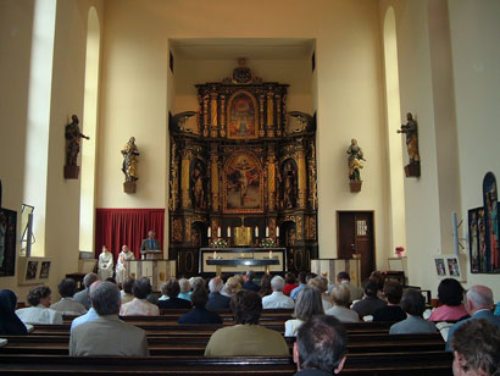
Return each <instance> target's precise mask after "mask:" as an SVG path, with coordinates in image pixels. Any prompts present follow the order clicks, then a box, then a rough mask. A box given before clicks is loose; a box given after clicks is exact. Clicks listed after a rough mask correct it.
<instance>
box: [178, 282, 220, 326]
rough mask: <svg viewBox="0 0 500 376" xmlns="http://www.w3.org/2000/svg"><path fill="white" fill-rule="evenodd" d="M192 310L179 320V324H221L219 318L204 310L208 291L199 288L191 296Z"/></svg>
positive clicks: (215, 314)
mask: <svg viewBox="0 0 500 376" xmlns="http://www.w3.org/2000/svg"><path fill="white" fill-rule="evenodd" d="M191 301H192V302H193V309H192V310H191V311H189V312H187V313H185V314H183V315H182V316H181V317H180V318H179V321H178V322H179V324H222V319H221V317H220V316H219V315H218V314H217V313H215V312H210V311H209V310H207V309H206V308H205V306H206V304H207V301H208V291H207V290H206V288H205V287H204V286H199V287H198V288H196V289H195V290H194V291H193V293H192V294H191Z"/></svg>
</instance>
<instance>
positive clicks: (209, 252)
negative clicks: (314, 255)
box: [199, 247, 287, 275]
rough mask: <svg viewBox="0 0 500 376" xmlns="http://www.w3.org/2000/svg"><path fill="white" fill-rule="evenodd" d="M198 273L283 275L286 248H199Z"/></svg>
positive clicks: (285, 263) (285, 262)
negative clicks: (248, 272)
mask: <svg viewBox="0 0 500 376" xmlns="http://www.w3.org/2000/svg"><path fill="white" fill-rule="evenodd" d="M199 257H200V260H199V266H200V267H199V273H200V274H206V273H215V274H217V275H220V274H221V273H242V272H245V271H247V270H252V271H254V272H257V273H258V272H263V273H265V272H267V273H284V272H285V271H286V265H287V259H286V248H277V247H276V248H201V249H200V253H199Z"/></svg>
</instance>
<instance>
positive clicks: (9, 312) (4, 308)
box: [0, 290, 28, 335]
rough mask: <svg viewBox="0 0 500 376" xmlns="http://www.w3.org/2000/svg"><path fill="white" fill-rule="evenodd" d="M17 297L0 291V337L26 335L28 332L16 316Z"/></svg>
mask: <svg viewBox="0 0 500 376" xmlns="http://www.w3.org/2000/svg"><path fill="white" fill-rule="evenodd" d="M16 305H17V296H16V294H14V292H13V291H11V290H0V335H26V334H28V330H27V328H26V326H25V325H24V323H23V322H22V321H21V320H20V319H19V317H18V316H17V315H16V312H15V310H16Z"/></svg>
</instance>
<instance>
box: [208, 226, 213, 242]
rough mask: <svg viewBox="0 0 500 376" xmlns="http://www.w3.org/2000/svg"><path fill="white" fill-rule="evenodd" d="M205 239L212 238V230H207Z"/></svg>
mask: <svg viewBox="0 0 500 376" xmlns="http://www.w3.org/2000/svg"><path fill="white" fill-rule="evenodd" d="M207 237H208V238H209V239H210V238H211V237H212V229H211V228H210V227H209V228H208V229H207Z"/></svg>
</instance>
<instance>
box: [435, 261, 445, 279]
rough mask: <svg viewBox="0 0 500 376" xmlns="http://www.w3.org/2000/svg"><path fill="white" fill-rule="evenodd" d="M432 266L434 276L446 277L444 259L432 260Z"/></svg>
mask: <svg viewBox="0 0 500 376" xmlns="http://www.w3.org/2000/svg"><path fill="white" fill-rule="evenodd" d="M434 264H435V265H436V274H437V275H438V277H446V266H445V262H444V257H436V258H435V259H434Z"/></svg>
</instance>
